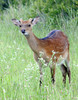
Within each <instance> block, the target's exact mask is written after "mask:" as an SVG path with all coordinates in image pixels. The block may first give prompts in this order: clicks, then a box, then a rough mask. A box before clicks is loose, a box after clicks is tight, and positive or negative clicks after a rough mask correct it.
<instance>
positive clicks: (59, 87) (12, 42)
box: [0, 8, 78, 100]
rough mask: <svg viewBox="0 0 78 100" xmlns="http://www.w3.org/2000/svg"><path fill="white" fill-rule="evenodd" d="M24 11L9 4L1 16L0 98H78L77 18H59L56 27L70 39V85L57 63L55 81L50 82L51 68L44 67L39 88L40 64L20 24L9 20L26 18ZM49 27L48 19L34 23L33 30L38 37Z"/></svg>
mask: <svg viewBox="0 0 78 100" xmlns="http://www.w3.org/2000/svg"><path fill="white" fill-rule="evenodd" d="M23 11H24V8H22V9H21V11H20V13H19V11H17V10H15V9H13V8H10V10H9V11H8V12H7V13H4V14H3V16H2V18H1V19H0V23H1V24H0V100H78V26H77V21H76V19H75V18H70V20H69V21H66V20H64V19H63V18H62V19H60V21H59V22H60V23H58V25H57V27H55V29H59V30H62V31H63V32H65V34H66V35H67V36H68V39H69V43H70V68H71V85H69V83H68V77H67V82H66V87H64V86H63V82H62V74H61V71H60V66H57V67H56V76H55V79H56V82H55V85H52V83H51V77H50V69H49V68H48V67H47V68H45V69H43V72H44V80H43V84H42V87H41V89H40V88H39V76H40V74H39V67H38V65H37V63H36V62H35V60H34V58H33V52H32V51H31V49H30V47H29V46H28V44H27V41H26V38H25V37H24V36H23V35H22V34H21V32H20V31H19V28H17V27H16V26H14V25H13V23H12V22H11V19H12V18H14V17H16V18H21V17H22V18H23V19H27V17H26V15H25V14H24V13H23ZM25 13H26V12H25ZM23 15H24V16H23ZM48 20H49V19H48ZM61 21H62V23H63V25H61ZM46 22H47V20H46ZM52 29H53V26H52V25H51V23H49V24H47V25H44V23H39V24H37V25H36V26H34V27H33V32H34V33H35V35H36V36H37V37H39V38H41V37H44V36H46V35H47V34H48V33H49V32H50V31H51V30H52Z"/></svg>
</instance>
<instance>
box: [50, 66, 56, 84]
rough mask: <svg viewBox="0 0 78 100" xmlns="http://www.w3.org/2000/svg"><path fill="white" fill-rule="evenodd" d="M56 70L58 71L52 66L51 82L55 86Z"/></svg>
mask: <svg viewBox="0 0 78 100" xmlns="http://www.w3.org/2000/svg"><path fill="white" fill-rule="evenodd" d="M55 69H56V67H55V66H50V72H51V81H52V83H53V84H54V82H55Z"/></svg>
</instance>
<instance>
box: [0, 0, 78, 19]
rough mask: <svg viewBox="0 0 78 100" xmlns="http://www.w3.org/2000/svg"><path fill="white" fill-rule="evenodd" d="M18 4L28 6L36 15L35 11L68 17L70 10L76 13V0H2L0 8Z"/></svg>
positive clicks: (77, 8) (77, 9) (77, 2)
mask: <svg viewBox="0 0 78 100" xmlns="http://www.w3.org/2000/svg"><path fill="white" fill-rule="evenodd" d="M20 4H23V5H24V6H28V7H30V8H31V13H32V14H33V16H35V15H37V14H38V13H37V12H41V13H45V14H48V15H49V16H52V17H55V16H56V15H59V14H60V15H63V16H65V17H68V16H70V13H69V12H71V11H72V12H74V13H72V14H78V1H77V0H2V1H0V7H1V8H0V9H1V10H3V9H5V8H7V7H9V5H12V6H15V7H17V6H18V5H20Z"/></svg>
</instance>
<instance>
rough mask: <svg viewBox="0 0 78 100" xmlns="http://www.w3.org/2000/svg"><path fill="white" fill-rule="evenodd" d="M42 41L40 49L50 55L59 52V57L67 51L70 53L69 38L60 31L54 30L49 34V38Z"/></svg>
mask: <svg viewBox="0 0 78 100" xmlns="http://www.w3.org/2000/svg"><path fill="white" fill-rule="evenodd" d="M40 40H41V41H40V48H41V49H42V50H44V51H45V52H46V53H47V54H48V55H51V54H52V51H54V52H59V53H60V54H59V53H58V54H59V55H61V54H62V53H63V52H65V51H66V50H68V51H69V42H68V38H67V36H66V35H65V34H64V33H63V32H62V31H60V30H53V31H52V32H50V33H49V34H48V36H47V37H45V38H42V39H40Z"/></svg>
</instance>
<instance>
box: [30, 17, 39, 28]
mask: <svg viewBox="0 0 78 100" xmlns="http://www.w3.org/2000/svg"><path fill="white" fill-rule="evenodd" d="M39 20H40V17H36V18H33V19H32V20H31V24H32V26H34V25H35V24H37V22H39Z"/></svg>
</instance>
